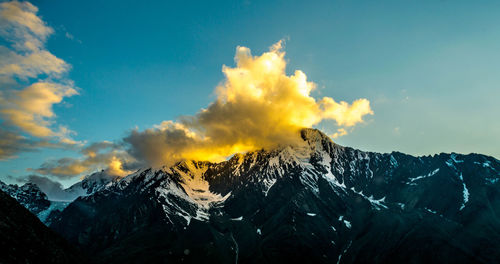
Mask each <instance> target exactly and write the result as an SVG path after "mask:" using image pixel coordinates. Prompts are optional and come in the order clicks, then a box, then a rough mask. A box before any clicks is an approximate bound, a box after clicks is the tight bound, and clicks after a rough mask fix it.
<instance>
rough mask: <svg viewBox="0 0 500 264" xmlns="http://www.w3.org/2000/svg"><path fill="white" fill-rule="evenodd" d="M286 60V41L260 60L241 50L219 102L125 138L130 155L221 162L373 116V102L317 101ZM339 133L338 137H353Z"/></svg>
mask: <svg viewBox="0 0 500 264" xmlns="http://www.w3.org/2000/svg"><path fill="white" fill-rule="evenodd" d="M284 57H285V52H284V51H283V49H282V42H281V41H280V42H278V43H276V44H274V45H273V46H272V47H271V48H270V50H269V51H268V52H265V53H264V54H262V55H260V56H252V54H251V52H250V49H248V48H246V47H237V49H236V55H235V62H236V67H234V68H231V67H227V66H223V68H222V72H223V73H224V75H225V81H224V82H223V83H222V84H221V85H220V86H218V87H217V89H216V94H217V99H216V101H215V102H213V103H211V104H210V105H209V106H208V107H207V108H206V109H202V110H201V111H200V112H199V113H198V114H196V115H195V116H187V117H183V118H181V120H180V121H179V122H173V121H164V122H163V123H162V124H160V125H159V126H156V127H153V128H150V129H146V130H144V131H138V130H133V131H132V132H131V133H130V135H129V136H128V137H126V138H125V139H124V141H125V142H126V143H128V144H129V147H130V148H129V151H130V154H131V155H132V156H134V157H135V158H137V159H138V160H140V161H144V162H146V163H148V164H149V165H153V166H162V165H168V164H172V163H174V162H177V161H179V160H183V159H194V160H212V161H217V160H223V159H225V158H226V157H228V156H229V155H231V154H234V153H236V152H244V151H250V150H255V149H258V148H267V147H273V146H276V145H279V144H288V143H291V142H293V141H294V140H297V138H298V137H297V136H298V131H299V130H300V129H302V128H305V127H312V126H314V125H316V124H318V123H319V122H321V121H324V120H332V121H335V122H336V124H337V125H338V126H341V127H352V126H354V125H356V124H358V123H361V122H363V117H364V116H365V115H367V114H373V111H372V110H371V108H370V102H369V101H368V100H367V99H358V100H355V101H354V102H353V103H352V104H349V103H347V102H344V101H341V102H336V101H335V100H334V99H332V98H330V97H323V98H322V99H320V100H318V101H317V100H316V99H315V98H313V97H312V96H311V95H310V93H311V92H312V91H313V90H314V89H315V88H316V85H315V84H314V83H313V82H310V81H308V80H307V77H306V75H305V73H303V72H302V71H300V70H297V71H295V72H294V74H293V75H290V76H289V75H287V74H286V64H287V63H286V60H285V58H284ZM342 129H343V128H342ZM339 131H340V132H341V133H340V134H337V135H338V136H340V135H345V134H347V131H346V130H345V129H343V130H339Z"/></svg>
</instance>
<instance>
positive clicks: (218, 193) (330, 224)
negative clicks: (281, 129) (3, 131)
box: [2, 129, 500, 263]
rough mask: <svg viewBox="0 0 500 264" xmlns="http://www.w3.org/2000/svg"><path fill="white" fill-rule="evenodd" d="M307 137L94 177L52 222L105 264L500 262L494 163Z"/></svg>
mask: <svg viewBox="0 0 500 264" xmlns="http://www.w3.org/2000/svg"><path fill="white" fill-rule="evenodd" d="M300 136H301V139H302V140H301V141H300V142H299V143H297V144H293V145H288V146H279V147H276V148H274V149H266V150H258V151H253V152H248V153H246V154H236V155H234V156H233V157H232V158H231V159H229V160H227V161H224V162H220V163H211V162H202V161H185V162H181V163H178V164H176V165H174V166H172V167H163V168H157V169H153V168H147V169H146V168H145V169H141V170H139V171H137V172H135V173H133V174H131V175H129V176H127V177H125V178H122V179H109V180H103V181H102V182H100V181H96V180H95V179H97V178H99V177H97V176H94V177H88V178H89V179H94V180H87V182H86V183H84V182H83V181H82V182H81V183H80V184H77V185H76V186H78V187H74V190H77V189H78V190H79V191H78V192H76V191H75V193H78V194H79V195H80V197H79V198H77V199H76V200H74V201H73V202H72V203H70V204H69V205H68V206H67V207H66V208H65V209H64V210H62V212H60V213H57V214H54V215H53V216H52V217H51V219H50V221H49V222H48V223H47V224H48V225H49V227H50V228H52V229H53V230H55V231H56V232H58V233H59V234H60V235H62V236H63V237H65V238H66V239H67V240H68V241H70V242H71V243H72V244H74V245H76V246H77V247H78V248H80V250H81V251H83V252H85V253H87V254H88V256H90V257H91V258H92V261H94V262H97V263H179V262H183V263H195V262H202V263H235V262H236V263H422V262H429V263H443V262H444V263H497V261H498V260H499V259H500V162H499V161H498V160H497V159H495V158H493V157H488V156H484V155H480V154H469V155H461V154H439V155H434V156H424V157H413V156H410V155H405V154H402V153H398V152H393V153H390V154H380V153H373V152H363V151H360V150H356V149H352V148H348V147H342V146H339V145H337V144H335V143H333V142H332V141H331V140H330V139H329V138H328V137H327V136H325V135H324V134H323V133H321V132H320V131H318V130H314V129H304V130H302V131H301V134H300ZM21 188H24V186H23V187H21ZM80 188H81V189H80ZM2 189H3V188H2ZM70 189H71V188H70ZM82 190H84V191H82ZM30 193H36V192H34V191H32V192H30ZM11 195H12V194H11ZM82 195H83V196H82ZM12 196H14V195H12ZM18 200H19V199H18ZM34 200H36V199H34ZM42 200H43V199H42ZM19 201H20V202H21V200H19ZM21 203H22V202H21ZM27 207H28V208H29V206H27ZM35 207H36V208H43V206H33V208H35ZM37 210H38V209H37ZM32 212H35V211H33V210H32Z"/></svg>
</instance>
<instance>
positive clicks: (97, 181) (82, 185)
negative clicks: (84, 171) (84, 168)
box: [64, 170, 120, 201]
mask: <svg viewBox="0 0 500 264" xmlns="http://www.w3.org/2000/svg"><path fill="white" fill-rule="evenodd" d="M119 178H120V177H118V176H112V175H109V174H107V173H106V171H104V170H102V171H98V172H95V173H92V174H90V175H87V176H85V177H84V178H83V179H82V180H81V181H79V182H77V183H75V184H73V185H71V186H70V187H69V188H67V189H65V190H64V191H65V192H66V193H67V194H68V197H69V198H70V199H69V200H70V201H73V200H75V199H76V198H77V197H80V196H87V195H91V194H93V193H94V192H97V191H100V190H102V189H104V188H105V187H106V186H108V185H110V184H111V183H113V182H115V181H117V180H118V179H119Z"/></svg>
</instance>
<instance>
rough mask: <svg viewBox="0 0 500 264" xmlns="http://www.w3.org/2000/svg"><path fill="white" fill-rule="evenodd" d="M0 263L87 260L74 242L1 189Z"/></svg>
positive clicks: (78, 261) (74, 261) (73, 261)
mask: <svg viewBox="0 0 500 264" xmlns="http://www.w3.org/2000/svg"><path fill="white" fill-rule="evenodd" d="M0 238H1V239H0V248H2V254H0V263H85V259H83V258H82V256H81V255H80V254H79V253H78V251H77V249H75V248H74V247H73V246H72V245H70V244H69V243H68V242H67V241H65V240H64V239H63V238H62V237H60V236H59V235H58V234H56V233H55V232H54V231H52V230H50V229H49V228H47V227H46V226H45V225H44V224H42V222H40V221H39V220H38V218H37V217H36V216H35V215H33V214H32V213H30V212H29V211H28V210H27V209H26V208H24V207H23V206H22V205H21V204H19V203H18V202H17V201H16V200H15V199H14V198H12V197H10V196H9V195H7V194H6V193H4V192H3V191H0Z"/></svg>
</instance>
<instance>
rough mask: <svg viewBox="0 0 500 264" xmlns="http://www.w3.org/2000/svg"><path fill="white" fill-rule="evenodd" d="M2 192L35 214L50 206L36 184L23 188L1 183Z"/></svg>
mask: <svg viewBox="0 0 500 264" xmlns="http://www.w3.org/2000/svg"><path fill="white" fill-rule="evenodd" d="M0 190H2V191H4V192H5V193H7V194H8V195H10V196H11V197H13V198H14V199H16V200H17V201H18V202H19V203H20V204H22V205H23V206H24V207H26V209H28V210H29V211H30V212H32V213H33V214H39V213H40V212H42V211H44V210H46V209H47V208H49V206H50V201H49V200H48V199H47V195H45V193H43V192H42V191H41V190H40V188H38V186H37V185H36V184H33V183H26V184H24V185H23V186H17V185H15V184H5V183H4V182H2V181H0Z"/></svg>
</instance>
